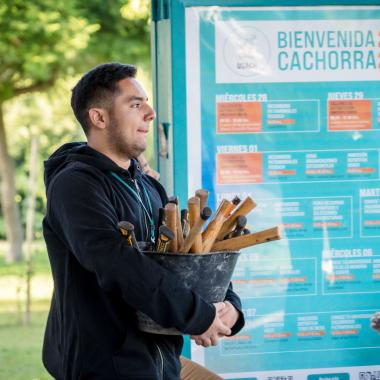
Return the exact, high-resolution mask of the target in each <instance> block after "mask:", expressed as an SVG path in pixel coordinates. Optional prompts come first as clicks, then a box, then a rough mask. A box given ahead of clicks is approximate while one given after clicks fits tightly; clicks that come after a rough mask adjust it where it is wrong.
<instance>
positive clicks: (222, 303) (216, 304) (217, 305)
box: [214, 302, 226, 313]
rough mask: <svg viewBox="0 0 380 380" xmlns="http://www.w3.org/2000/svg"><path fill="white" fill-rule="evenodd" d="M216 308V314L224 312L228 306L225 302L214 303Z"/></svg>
mask: <svg viewBox="0 0 380 380" xmlns="http://www.w3.org/2000/svg"><path fill="white" fill-rule="evenodd" d="M214 306H215V309H216V312H217V313H218V312H219V311H221V310H223V309H224V308H225V306H226V305H225V304H224V302H217V303H214Z"/></svg>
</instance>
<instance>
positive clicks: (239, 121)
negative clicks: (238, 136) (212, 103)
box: [216, 102, 263, 133]
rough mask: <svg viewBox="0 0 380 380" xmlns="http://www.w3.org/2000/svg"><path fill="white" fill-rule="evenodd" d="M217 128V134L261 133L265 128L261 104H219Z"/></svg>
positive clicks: (217, 106)
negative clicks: (263, 127)
mask: <svg viewBox="0 0 380 380" xmlns="http://www.w3.org/2000/svg"><path fill="white" fill-rule="evenodd" d="M216 126H217V127H216V131H217V133H245V132H260V131H261V129H262V126H263V122H262V106H261V103H260V102H219V103H217V104H216Z"/></svg>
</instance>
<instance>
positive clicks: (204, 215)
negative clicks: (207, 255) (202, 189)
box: [179, 207, 212, 253]
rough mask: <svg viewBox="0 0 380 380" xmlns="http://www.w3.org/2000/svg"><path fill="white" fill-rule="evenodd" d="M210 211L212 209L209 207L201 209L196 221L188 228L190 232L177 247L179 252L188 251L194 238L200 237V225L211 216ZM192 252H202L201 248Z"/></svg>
mask: <svg viewBox="0 0 380 380" xmlns="http://www.w3.org/2000/svg"><path fill="white" fill-rule="evenodd" d="M211 213H212V211H211V209H210V207H205V208H204V209H203V210H202V213H201V215H200V217H199V218H198V220H197V221H196V223H195V225H194V226H193V228H192V229H191V230H190V233H189V235H188V236H187V238H186V239H185V240H184V242H183V244H182V246H181V247H180V248H179V251H180V252H183V253H187V252H189V250H190V248H191V247H192V245H193V243H194V241H195V239H197V237H198V236H199V237H201V239H202V235H201V231H202V227H203V225H204V223H205V221H206V220H207V219H208V218H209V217H210V216H211ZM200 248H202V244H201V247H200ZM194 253H202V252H201V250H199V251H197V252H194Z"/></svg>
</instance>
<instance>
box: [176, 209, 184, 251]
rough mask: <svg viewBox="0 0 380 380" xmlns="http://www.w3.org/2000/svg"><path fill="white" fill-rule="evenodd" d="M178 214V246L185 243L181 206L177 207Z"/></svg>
mask: <svg viewBox="0 0 380 380" xmlns="http://www.w3.org/2000/svg"><path fill="white" fill-rule="evenodd" d="M176 215H177V222H176V225H177V241H178V247H180V246H181V245H182V244H183V230H182V225H181V212H180V209H179V206H178V205H177V207H176Z"/></svg>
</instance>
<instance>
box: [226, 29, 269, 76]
mask: <svg viewBox="0 0 380 380" xmlns="http://www.w3.org/2000/svg"><path fill="white" fill-rule="evenodd" d="M223 57H224V61H225V63H226V65H227V66H228V68H229V69H230V70H231V71H233V72H234V73H235V74H238V75H241V76H244V77H250V76H254V75H265V74H267V73H268V71H269V70H270V67H269V64H268V63H269V59H270V45H269V41H268V38H267V37H266V36H265V34H264V33H263V32H262V31H261V30H259V29H257V28H255V27H253V26H243V27H239V29H236V28H234V29H233V30H232V31H231V34H230V35H229V36H228V37H227V39H226V41H225V43H224V48H223Z"/></svg>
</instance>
